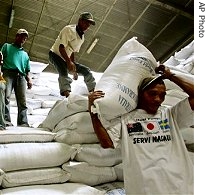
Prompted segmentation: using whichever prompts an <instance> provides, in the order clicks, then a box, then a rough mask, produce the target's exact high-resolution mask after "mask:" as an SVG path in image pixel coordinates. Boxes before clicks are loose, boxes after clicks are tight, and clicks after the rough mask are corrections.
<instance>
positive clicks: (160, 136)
mask: <svg viewBox="0 0 209 195" xmlns="http://www.w3.org/2000/svg"><path fill="white" fill-rule="evenodd" d="M193 117H194V115H193V111H192V110H191V108H190V106H189V102H188V99H185V100H183V101H181V102H179V103H178V104H176V105H175V106H174V107H170V108H166V107H160V108H159V110H158V112H157V113H156V114H155V115H150V114H147V113H146V112H145V111H144V110H141V109H137V110H134V111H132V112H131V113H128V114H125V115H123V116H122V117H121V123H120V125H121V127H120V125H119V124H117V127H115V128H120V129H122V132H121V136H122V140H121V145H122V155H123V156H122V157H123V171H124V185H125V190H126V194H128V195H129V194H130V195H134V194H137V195H139V194H143V195H144V194H166V195H167V194H193V179H194V177H193V168H194V165H193V162H192V161H191V159H190V157H189V155H188V151H187V149H186V146H185V143H184V140H183V138H182V135H181V133H180V132H179V129H180V128H182V127H183V125H186V126H187V125H189V123H190V124H191V125H192V124H193V120H194V118H193ZM185 121H187V124H185ZM118 132H119V131H118Z"/></svg>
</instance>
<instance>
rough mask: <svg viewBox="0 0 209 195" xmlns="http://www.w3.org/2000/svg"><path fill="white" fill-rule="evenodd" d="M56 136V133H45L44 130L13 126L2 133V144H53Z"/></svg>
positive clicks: (0, 137)
mask: <svg viewBox="0 0 209 195" xmlns="http://www.w3.org/2000/svg"><path fill="white" fill-rule="evenodd" d="M55 135H56V133H52V132H49V131H45V130H44V129H42V128H29V127H14V126H11V127H7V130H6V131H2V132H1V135H0V143H4V144H5V143H17V142H51V141H53V140H54V138H55ZM0 158H1V157H0Z"/></svg>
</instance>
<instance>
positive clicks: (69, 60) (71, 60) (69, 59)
mask: <svg viewBox="0 0 209 195" xmlns="http://www.w3.org/2000/svg"><path fill="white" fill-rule="evenodd" d="M59 52H60V54H61V55H62V57H63V58H64V59H65V61H66V63H67V69H68V70H69V72H70V73H72V74H73V79H74V80H77V79H78V75H77V72H76V66H75V64H74V54H72V55H71V56H70V57H69V56H68V55H67V53H66V51H65V47H64V45H63V44H60V45H59Z"/></svg>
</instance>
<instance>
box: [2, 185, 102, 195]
mask: <svg viewBox="0 0 209 195" xmlns="http://www.w3.org/2000/svg"><path fill="white" fill-rule="evenodd" d="M0 194H1V195H66V194H67V195H84V194H85V195H100V194H101V195H103V194H104V191H101V190H98V189H96V188H93V187H91V186H87V185H85V184H80V183H64V184H51V185H33V186H20V187H14V188H8V189H3V190H1V191H0Z"/></svg>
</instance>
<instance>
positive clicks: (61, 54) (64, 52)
mask: <svg viewBox="0 0 209 195" xmlns="http://www.w3.org/2000/svg"><path fill="white" fill-rule="evenodd" d="M90 25H95V21H94V19H93V15H92V14H91V13H90V12H83V13H82V14H80V16H79V20H78V24H71V25H67V26H65V27H64V28H63V29H62V30H61V31H60V33H59V35H58V37H57V39H56V41H55V43H54V44H53V45H52V47H51V49H50V52H49V61H50V63H51V64H53V65H54V67H55V68H56V70H57V71H58V74H59V78H58V82H59V88H60V94H61V95H62V96H65V97H68V96H69V95H70V92H71V83H72V82H73V80H72V79H71V78H70V77H69V76H68V73H71V74H72V75H73V79H74V80H77V79H78V74H81V75H83V77H84V82H85V84H86V86H87V88H88V91H93V90H94V87H95V84H96V82H95V78H94V77H93V75H92V73H91V70H90V69H89V68H88V67H87V66H85V65H82V64H79V63H77V62H76V61H75V58H74V53H75V52H79V50H80V48H81V46H82V44H83V43H84V32H85V31H87V30H88V29H89V27H90Z"/></svg>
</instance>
